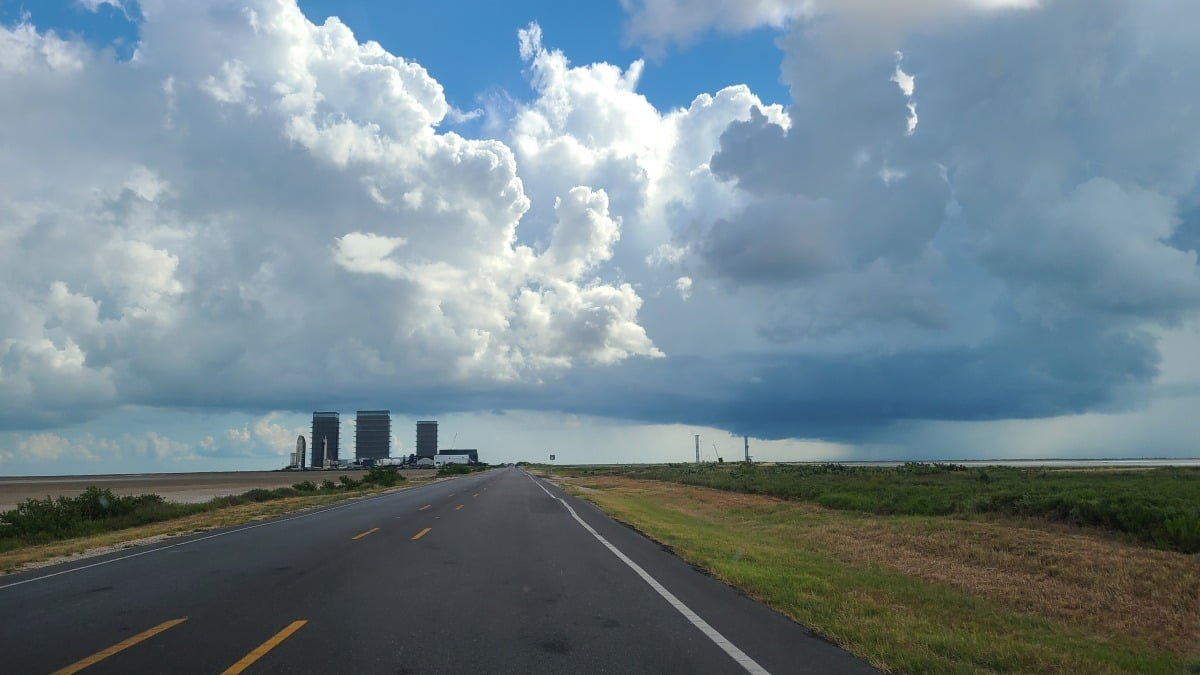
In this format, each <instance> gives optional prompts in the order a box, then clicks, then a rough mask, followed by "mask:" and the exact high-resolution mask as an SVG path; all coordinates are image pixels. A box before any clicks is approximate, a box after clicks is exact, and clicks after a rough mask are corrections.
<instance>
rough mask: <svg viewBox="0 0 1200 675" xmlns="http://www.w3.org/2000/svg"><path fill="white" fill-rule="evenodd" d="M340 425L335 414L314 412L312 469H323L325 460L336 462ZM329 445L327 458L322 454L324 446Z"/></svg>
mask: <svg viewBox="0 0 1200 675" xmlns="http://www.w3.org/2000/svg"><path fill="white" fill-rule="evenodd" d="M341 431H342V424H341V421H340V418H339V417H338V414H337V413H335V412H314V413H313V421H312V437H311V439H312V450H311V452H312V462H311V463H310V464H309V466H311V467H312V468H314V469H323V468H325V460H333V461H335V462H336V461H337V458H338V438H339V436H340V435H341ZM326 442H328V444H329V456H325V455H324V454H322V453H323V452H324V448H325V444H326Z"/></svg>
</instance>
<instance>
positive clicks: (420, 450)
mask: <svg viewBox="0 0 1200 675" xmlns="http://www.w3.org/2000/svg"><path fill="white" fill-rule="evenodd" d="M437 449H438V439H437V422H436V421H433V420H422V421H420V422H417V459H420V458H422V457H428V458H430V459H433V458H434V456H435V455H437Z"/></svg>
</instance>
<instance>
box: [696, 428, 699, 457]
mask: <svg viewBox="0 0 1200 675" xmlns="http://www.w3.org/2000/svg"><path fill="white" fill-rule="evenodd" d="M696 463H697V464H699V463H700V434H696Z"/></svg>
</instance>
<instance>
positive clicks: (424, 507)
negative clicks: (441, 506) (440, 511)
mask: <svg viewBox="0 0 1200 675" xmlns="http://www.w3.org/2000/svg"><path fill="white" fill-rule="evenodd" d="M431 506H433V504H426V505H425V506H422V507H421V508H419V509H417V510H418V511H424V510H425V509H427V508H429V507H431Z"/></svg>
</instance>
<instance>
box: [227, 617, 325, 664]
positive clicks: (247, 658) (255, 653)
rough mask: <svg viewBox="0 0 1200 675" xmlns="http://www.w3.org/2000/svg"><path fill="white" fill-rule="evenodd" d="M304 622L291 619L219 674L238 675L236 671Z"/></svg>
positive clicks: (259, 657)
mask: <svg viewBox="0 0 1200 675" xmlns="http://www.w3.org/2000/svg"><path fill="white" fill-rule="evenodd" d="M306 623H308V621H293V622H291V623H289V624H288V626H287V628H284V629H283V630H281V631H279V632H278V633H276V634H274V635H272V636H271V637H269V638H267V641H266V642H264V643H262V644H261V645H259V646H257V647H255V648H254V649H253V650H252V651H251V652H250V653H249V654H247V655H245V656H243V657H242V658H241V660H240V661H238V662H237V663H235V664H233V665H232V666H229V667H228V668H226V669H225V672H223V673H221V675H238V673H240V672H242V671H243V670H245V669H247V668H249V667H250V666H251V665H252V664H253V663H254V662H255V661H257V660H259V659H261V658H262V657H263V655H265V654H266V653H267V652H269V651H271V650H272V649H274V648H276V647H278V646H279V643H280V642H283V641H284V640H286V639H288V638H289V637H291V635H292V633H295V632H296V631H298V630H300V628H301V626H303V625H304V624H306Z"/></svg>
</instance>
